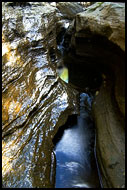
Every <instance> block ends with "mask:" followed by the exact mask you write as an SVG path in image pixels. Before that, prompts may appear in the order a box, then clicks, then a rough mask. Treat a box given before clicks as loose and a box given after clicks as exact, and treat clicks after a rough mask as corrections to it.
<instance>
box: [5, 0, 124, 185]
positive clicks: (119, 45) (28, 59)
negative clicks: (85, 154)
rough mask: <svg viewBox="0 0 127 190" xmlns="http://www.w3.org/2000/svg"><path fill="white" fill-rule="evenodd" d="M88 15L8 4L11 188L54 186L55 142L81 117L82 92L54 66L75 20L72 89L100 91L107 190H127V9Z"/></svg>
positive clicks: (107, 6)
mask: <svg viewBox="0 0 127 190" xmlns="http://www.w3.org/2000/svg"><path fill="white" fill-rule="evenodd" d="M83 10H84V9H83V8H82V7H81V6H80V5H78V4H77V3H75V6H74V4H73V3H65V2H62V3H58V4H57V5H56V4H55V5H54V4H50V3H46V2H5V3H2V136H3V139H2V147H3V148H2V150H3V152H2V154H3V157H2V180H3V187H11V188H13V187H18V188H22V187H32V188H33V187H38V188H44V187H46V188H47V187H54V180H55V169H54V165H55V156H54V153H53V151H52V150H53V143H52V139H53V137H54V135H55V134H56V132H57V130H58V128H59V127H60V126H61V125H63V124H64V123H65V122H66V120H67V117H68V115H70V114H73V113H77V112H78V110H77V108H78V106H77V91H76V90H74V89H73V90H72V88H71V87H69V86H67V85H66V83H64V82H63V81H61V80H60V79H59V78H58V75H57V73H56V62H55V61H54V60H55V59H58V61H59V58H58V53H57V51H56V49H57V44H56V37H58V36H56V34H57V35H58V34H59V33H60V32H61V28H62V27H63V25H64V23H65V22H63V21H61V20H62V19H65V18H66V19H69V22H70V23H71V21H72V20H73V19H74V20H73V22H72V23H71V24H70V27H69V28H68V32H66V34H65V36H66V38H67V44H66V46H67V49H68V50H69V54H68V56H66V57H65V58H64V59H65V62H66V64H67V65H68V67H69V69H70V70H71V72H70V71H69V72H70V73H69V76H70V82H72V81H73V83H74V85H77V86H78V83H79V80H80V88H81V89H86V87H90V88H91V89H93V91H94V92H95V91H96V95H95V99H94V104H93V115H94V119H95V124H96V130H97V142H96V150H97V157H98V161H99V166H100V169H101V174H102V182H103V186H104V187H110V188H112V187H116V188H118V187H124V184H125V179H124V178H125V165H124V161H125V147H124V146H125V144H124V137H125V136H124V134H125V133H124V119H125V118H124V117H125V72H124V68H125V59H124V57H125V52H124V50H125V42H124V41H125V21H124V19H125V4H124V3H110V2H104V3H103V2H98V3H95V4H93V5H92V6H89V7H88V8H87V9H86V10H85V11H84V12H82V11H83ZM76 14H77V15H76ZM75 16H76V17H75ZM71 36H72V37H71ZM69 40H70V41H69ZM72 73H74V74H72Z"/></svg>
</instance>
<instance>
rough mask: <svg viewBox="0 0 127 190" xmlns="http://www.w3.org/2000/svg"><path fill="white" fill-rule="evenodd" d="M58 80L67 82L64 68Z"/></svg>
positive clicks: (66, 72) (66, 73)
mask: <svg viewBox="0 0 127 190" xmlns="http://www.w3.org/2000/svg"><path fill="white" fill-rule="evenodd" d="M60 78H61V79H62V80H64V81H65V82H68V69H67V68H64V69H63V71H62V73H61V74H60Z"/></svg>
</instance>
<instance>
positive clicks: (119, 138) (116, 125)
mask: <svg viewBox="0 0 127 190" xmlns="http://www.w3.org/2000/svg"><path fill="white" fill-rule="evenodd" d="M73 28H74V31H75V32H74V33H73V35H72V38H71V51H72V52H73V53H71V55H70V57H71V61H70V62H72V63H70V62H68V65H69V64H70V65H71V68H73V70H74V68H76V69H75V70H74V73H76V74H77V75H78V70H79V72H80V74H79V75H78V77H80V76H82V75H81V72H82V73H84V78H83V79H79V81H80V80H82V83H84V84H82V87H83V85H84V87H86V86H87V85H89V81H91V83H92V82H93V84H94V78H92V76H93V75H94V72H97V71H98V72H99V73H101V80H102V83H101V87H100V88H99V89H98V90H97V91H96V93H95V94H96V95H95V99H94V104H93V116H94V119H95V124H96V133H97V142H96V150H97V157H98V161H99V166H100V169H101V174H102V183H103V187H104V188H106V187H108V188H113V187H115V188H120V187H124V186H125V132H124V120H125V52H124V51H125V3H111V2H97V3H95V4H93V5H92V6H89V7H88V8H87V10H86V11H84V12H82V13H78V14H77V15H76V18H75V22H74V26H73ZM76 65H77V66H76ZM79 67H80V69H79ZM91 70H93V72H91ZM70 73H71V72H70ZM85 76H87V80H88V82H87V83H86V84H85V82H86V79H85ZM72 77H74V78H72V81H74V79H75V81H77V83H78V77H77V78H76V76H74V75H73V76H72ZM83 81H84V82H83ZM77 83H75V84H77Z"/></svg>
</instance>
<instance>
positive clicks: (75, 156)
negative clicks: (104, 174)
mask: <svg viewBox="0 0 127 190" xmlns="http://www.w3.org/2000/svg"><path fill="white" fill-rule="evenodd" d="M91 102H92V98H91V97H90V96H89V95H88V94H86V93H81V94H80V115H73V116H70V117H69V118H68V121H67V122H66V124H65V125H64V126H62V127H61V128H60V129H59V131H58V133H57V134H56V136H55V138H54V144H56V146H55V150H54V151H55V155H56V182H55V187H56V188H99V187H100V180H99V175H98V170H97V165H96V160H95V154H94V145H95V129H94V124H93V121H92V119H91V117H90V114H89V111H90V107H91Z"/></svg>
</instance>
